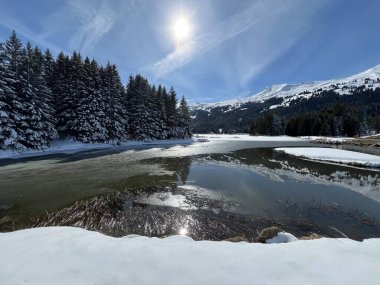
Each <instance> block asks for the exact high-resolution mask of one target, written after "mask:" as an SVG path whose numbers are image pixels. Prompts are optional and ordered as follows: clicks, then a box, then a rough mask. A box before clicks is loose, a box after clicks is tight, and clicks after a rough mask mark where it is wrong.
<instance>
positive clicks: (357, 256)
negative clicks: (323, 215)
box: [0, 227, 380, 285]
mask: <svg viewBox="0 0 380 285" xmlns="http://www.w3.org/2000/svg"><path fill="white" fill-rule="evenodd" d="M0 244H1V250H0V251H1V254H0V276H1V283H2V284H7V285H12V284H18V285H19V284H55V285H59V284H131V285H133V284H141V285H144V284H166V285H171V284H173V285H174V284H175V285H177V284H184V285H186V284H218V285H224V284H226V285H227V284H228V285H230V284H240V285H244V284H247V285H248V284H249V285H252V284H324V285H328V284H378V278H379V265H378V260H379V259H380V239H370V240H364V241H363V242H357V241H353V240H349V239H327V238H322V239H319V240H311V241H310V240H309V241H301V240H300V241H295V242H291V243H282V244H250V243H246V242H242V243H231V242H215V241H193V240H192V239H191V238H189V237H186V236H172V237H169V238H165V239H159V238H147V237H141V236H136V235H131V236H127V237H124V238H113V237H109V236H105V235H102V234H100V233H97V232H90V231H86V230H84V229H79V228H65V227H61V228H60V227H52V228H35V229H29V230H22V231H17V232H11V233H1V234H0Z"/></svg>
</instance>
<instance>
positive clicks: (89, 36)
mask: <svg viewBox="0 0 380 285" xmlns="http://www.w3.org/2000/svg"><path fill="white" fill-rule="evenodd" d="M70 8H71V10H72V11H74V12H75V13H76V14H77V16H78V19H79V21H80V24H79V27H78V29H77V31H76V32H75V33H74V34H73V35H72V37H71V39H70V45H69V46H70V48H72V49H79V50H87V49H89V48H91V47H93V46H94V45H95V44H96V43H97V42H98V41H99V40H100V39H101V38H102V37H103V36H104V35H105V34H106V33H107V32H109V31H110V30H111V29H112V27H113V25H114V24H115V21H116V20H117V13H116V11H115V10H114V9H113V8H111V6H109V5H107V2H101V3H99V2H97V1H91V2H89V1H85V0H80V1H78V0H76V1H71V2H70Z"/></svg>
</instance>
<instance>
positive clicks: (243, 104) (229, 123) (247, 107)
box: [192, 65, 380, 132]
mask: <svg viewBox="0 0 380 285" xmlns="http://www.w3.org/2000/svg"><path fill="white" fill-rule="evenodd" d="M379 87H380V65H378V66H375V67H373V68H371V69H368V70H366V71H364V72H361V73H359V74H356V75H353V76H350V77H347V78H342V79H333V80H326V81H315V82H306V83H300V84H280V85H273V86H271V87H269V88H266V89H265V90H263V91H261V92H259V93H257V94H252V95H250V96H247V97H245V98H241V99H232V100H227V101H223V102H219V103H211V104H199V105H195V106H192V115H193V125H194V131H195V132H204V131H205V132H209V131H218V130H219V129H224V130H228V131H240V132H241V131H246V130H247V128H248V126H249V124H250V122H251V121H252V119H254V118H255V117H257V116H258V115H259V114H260V113H262V112H264V111H268V110H275V109H277V108H287V107H289V106H293V107H294V105H296V104H298V103H299V102H305V100H310V99H312V98H316V97H318V96H322V95H325V94H328V93H329V91H334V92H335V93H336V94H339V95H352V94H353V93H354V92H355V91H357V90H358V89H361V90H375V89H376V88H379ZM324 101H328V99H327V98H324Z"/></svg>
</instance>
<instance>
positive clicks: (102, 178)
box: [0, 141, 380, 241]
mask: <svg viewBox="0 0 380 285" xmlns="http://www.w3.org/2000/svg"><path fill="white" fill-rule="evenodd" d="M284 146H313V145H312V144H311V143H308V142H253V141H251V142H242V141H214V142H208V143H194V144H191V145H185V146H181V145H177V146H166V147H164V146H159V145H157V146H152V145H150V146H149V147H148V146H145V147H143V146H142V147H138V148H134V149H129V148H128V147H116V148H114V149H112V150H94V151H87V152H81V153H77V154H71V155H65V154H54V155H49V156H43V157H34V158H28V159H26V158H25V159H18V160H0V183H1V184H0V231H12V230H16V229H22V228H28V227H35V226H56V225H61V226H79V227H84V228H87V229H92V230H98V231H101V232H103V233H105V234H109V235H113V236H124V235H128V234H140V235H147V236H160V237H161V236H167V235H172V234H179V233H186V234H188V235H189V236H191V237H193V238H194V239H211V240H222V239H226V238H231V237H235V236H245V237H246V238H247V239H248V240H252V241H253V240H254V239H255V238H256V236H257V233H258V231H260V230H261V229H263V228H265V227H269V226H272V225H277V226H279V227H281V228H283V229H284V230H287V231H289V232H292V233H293V234H295V235H298V236H301V235H306V234H309V233H311V232H315V233H319V234H323V235H326V236H331V237H341V236H342V235H347V236H348V237H350V238H353V239H358V240H360V239H363V238H370V237H380V204H379V201H380V172H379V171H377V170H374V169H372V170H371V169H360V168H353V167H346V166H341V165H332V164H325V163H319V162H311V161H306V160H303V159H299V158H295V157H291V156H289V155H286V154H284V153H278V152H276V151H274V150H273V148H275V147H284ZM318 146H320V145H318ZM370 152H371V153H374V154H379V153H377V152H378V151H377V150H375V149H372V150H370Z"/></svg>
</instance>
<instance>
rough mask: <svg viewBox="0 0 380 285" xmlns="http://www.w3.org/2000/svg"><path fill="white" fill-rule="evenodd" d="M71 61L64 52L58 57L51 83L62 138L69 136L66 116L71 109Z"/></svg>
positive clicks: (58, 128) (58, 127)
mask: <svg viewBox="0 0 380 285" xmlns="http://www.w3.org/2000/svg"><path fill="white" fill-rule="evenodd" d="M69 68H70V59H69V57H68V56H66V55H65V54H64V53H63V52H61V53H60V54H59V55H58V58H57V60H56V62H55V64H54V67H53V75H52V80H51V81H50V88H51V91H52V95H53V105H54V109H55V114H56V118H57V126H56V127H57V130H58V132H59V134H60V135H61V136H62V137H65V136H67V135H68V130H67V126H66V121H67V118H66V116H65V114H66V113H67V110H68V109H69V108H70V106H71V104H70V102H71V100H70V96H71V95H70V92H69V84H70V74H69Z"/></svg>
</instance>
